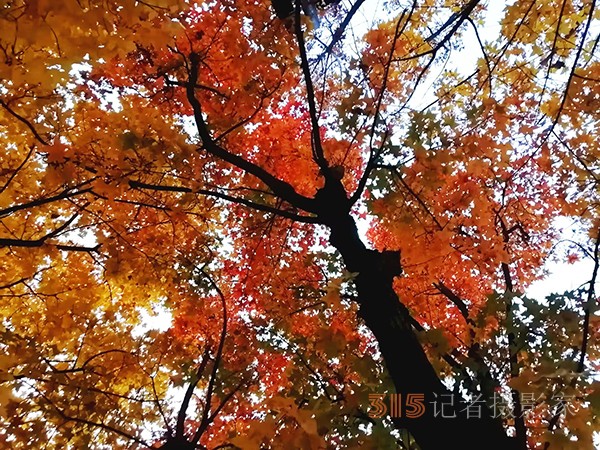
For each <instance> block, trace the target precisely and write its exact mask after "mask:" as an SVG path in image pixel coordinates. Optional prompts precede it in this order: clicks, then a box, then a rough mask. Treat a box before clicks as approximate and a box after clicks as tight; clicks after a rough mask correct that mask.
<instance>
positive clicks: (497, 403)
mask: <svg viewBox="0 0 600 450" xmlns="http://www.w3.org/2000/svg"><path fill="white" fill-rule="evenodd" d="M573 398H574V396H567V395H555V396H553V397H552V399H550V403H552V409H553V410H554V412H555V413H557V414H563V413H571V412H572V411H571V410H570V409H569V408H570V406H571V405H570V404H569V400H572V399H573ZM386 400H387V401H386ZM454 400H455V399H454V394H440V395H437V394H434V395H433V400H432V401H429V402H427V403H426V402H425V395H424V394H417V393H414V394H405V395H404V396H403V395H402V394H369V406H370V409H369V411H368V414H369V417H371V418H373V419H381V418H382V417H384V416H386V415H389V416H390V417H391V418H403V417H404V418H407V419H417V418H419V417H421V416H422V415H423V414H425V410H426V408H431V412H432V414H433V416H434V417H441V418H444V419H453V418H456V417H457V412H458V413H463V414H464V415H463V417H464V416H466V417H467V418H468V419H469V418H473V419H475V418H481V417H482V414H483V413H484V411H485V410H486V409H485V408H487V411H489V412H490V413H491V415H492V417H494V418H499V417H502V418H504V419H508V418H515V417H516V413H515V407H514V405H513V404H512V403H510V402H508V401H507V400H506V399H505V398H504V397H503V396H502V395H500V393H498V392H495V393H494V396H493V397H492V398H490V399H489V401H486V400H485V399H484V398H483V396H482V395H478V396H475V397H474V398H473V399H472V400H471V401H468V402H464V401H463V400H462V398H461V399H460V400H458V401H457V404H455V401H454ZM542 401H543V399H542V398H541V397H539V398H536V396H535V394H533V393H527V392H523V393H521V395H520V407H521V411H520V416H521V417H523V416H525V415H527V414H528V413H529V412H530V411H531V410H532V409H533V408H534V407H535V406H536V405H538V404H540V403H541V402H542ZM459 402H460V403H459ZM426 404H429V405H431V406H427V407H426Z"/></svg>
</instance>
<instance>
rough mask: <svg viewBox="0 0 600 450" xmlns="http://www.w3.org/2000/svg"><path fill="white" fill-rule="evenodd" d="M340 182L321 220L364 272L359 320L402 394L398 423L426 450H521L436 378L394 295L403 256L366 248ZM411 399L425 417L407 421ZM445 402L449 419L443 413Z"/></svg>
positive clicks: (483, 411)
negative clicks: (417, 397)
mask: <svg viewBox="0 0 600 450" xmlns="http://www.w3.org/2000/svg"><path fill="white" fill-rule="evenodd" d="M334 183H335V182H333V183H330V184H329V186H327V184H326V186H325V188H324V189H323V193H321V195H320V196H318V197H317V198H318V199H319V200H320V201H321V202H322V203H321V204H322V208H321V213H320V214H319V217H320V218H321V219H323V220H324V222H325V223H326V224H327V225H328V226H329V228H330V231H331V235H330V242H331V244H332V245H333V246H334V247H335V248H336V249H337V250H338V251H339V252H340V254H341V256H342V258H343V260H344V263H345V265H346V268H347V269H348V270H349V271H350V272H358V275H357V277H356V278H355V280H354V281H355V284H356V288H357V291H358V302H359V304H360V311H359V315H360V317H361V318H362V319H363V320H364V322H365V324H366V325H367V326H368V327H369V328H370V329H371V331H372V332H373V334H374V335H375V337H376V339H377V341H378V343H379V349H380V351H381V354H382V356H383V359H384V362H385V364H386V366H387V369H388V371H389V374H390V376H391V378H392V380H393V383H394V386H395V389H396V393H397V394H401V404H402V415H403V417H401V418H399V419H397V420H394V422H395V423H396V425H397V426H399V427H401V428H406V429H408V430H409V431H410V433H411V434H412V435H413V436H414V438H415V440H416V441H417V443H418V444H419V446H420V447H421V449H422V450H437V449H443V448H447V449H452V450H453V449H461V450H470V449H482V448H485V449H498V450H501V449H502V450H510V449H513V448H516V446H515V445H514V443H513V441H514V440H513V439H512V438H508V437H507V436H506V433H505V431H504V429H503V427H502V423H501V421H500V419H495V418H493V417H491V414H490V411H489V409H488V408H487V406H486V405H485V404H484V403H483V402H479V403H475V404H473V405H472V407H471V409H470V413H471V414H470V415H471V416H473V417H470V418H468V417H467V406H468V405H469V404H468V403H466V402H465V401H464V400H463V399H462V397H460V398H456V397H455V398H454V399H453V400H454V404H453V405H451V404H450V403H451V400H452V398H453V397H452V395H453V394H452V393H451V392H450V391H449V390H448V389H447V388H446V387H445V386H444V385H443V383H442V382H441V381H440V379H439V377H438V376H437V374H436V373H435V370H434V369H433V367H432V366H431V363H430V362H429V360H428V358H427V355H426V354H425V352H424V350H423V347H422V346H421V344H420V343H419V341H418V339H417V337H416V335H415V333H414V331H413V329H412V326H411V324H410V315H409V312H408V310H407V308H406V307H405V306H404V305H403V304H402V303H401V302H400V300H399V298H398V296H397V295H396V293H395V291H394V290H393V287H392V282H393V279H394V277H395V276H398V275H400V273H401V267H400V255H399V253H398V252H383V253H380V252H376V251H373V250H369V249H367V248H366V247H365V245H364V243H363V242H362V240H361V239H360V237H359V235H358V230H357V227H356V223H355V221H354V219H353V218H352V216H351V215H350V213H349V211H348V208H347V206H348V204H347V202H344V201H343V199H342V198H341V197H340V195H341V192H342V191H343V188H342V187H341V183H340V184H339V185H338V186H332V184H334ZM338 183H339V182H338ZM340 188H341V189H342V191H340ZM325 191H327V193H326V192H325ZM344 198H346V196H345V192H344ZM340 200H342V201H340ZM373 393H374V394H383V393H379V392H373ZM407 394H423V395H424V403H423V404H424V406H425V413H424V414H423V415H422V416H420V417H418V418H406V417H404V416H405V410H404V405H405V402H406V398H407ZM481 400H484V399H483V398H481ZM486 400H489V399H486ZM442 403H443V404H444V405H443V415H444V417H442V414H440V409H441V404H442ZM434 404H435V405H437V409H436V407H435V405H434ZM476 405H477V406H476ZM478 406H480V408H478ZM479 409H480V411H479ZM451 417H452V418H451Z"/></svg>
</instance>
